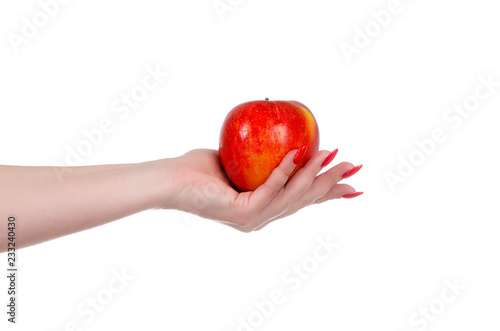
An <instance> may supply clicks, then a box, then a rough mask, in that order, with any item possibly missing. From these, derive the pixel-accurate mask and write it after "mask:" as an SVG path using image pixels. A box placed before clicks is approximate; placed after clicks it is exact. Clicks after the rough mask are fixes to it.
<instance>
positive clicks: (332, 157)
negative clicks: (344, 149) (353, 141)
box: [321, 148, 339, 168]
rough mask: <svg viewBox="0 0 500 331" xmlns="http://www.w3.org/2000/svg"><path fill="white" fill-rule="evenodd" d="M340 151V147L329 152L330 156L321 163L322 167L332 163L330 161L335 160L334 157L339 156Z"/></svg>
mask: <svg viewBox="0 0 500 331" xmlns="http://www.w3.org/2000/svg"><path fill="white" fill-rule="evenodd" d="M338 151H339V149H338V148H337V149H335V150H334V151H332V152H331V153H330V154H328V156H327V157H326V159H325V160H324V161H323V163H321V168H324V167H326V166H327V165H329V164H330V162H332V161H333V159H334V158H335V156H337V152H338Z"/></svg>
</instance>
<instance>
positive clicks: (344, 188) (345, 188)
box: [254, 184, 356, 231]
mask: <svg viewBox="0 0 500 331" xmlns="http://www.w3.org/2000/svg"><path fill="white" fill-rule="evenodd" d="M353 192H356V190H355V189H354V188H353V187H352V186H350V185H347V184H336V185H334V186H333V187H332V188H331V189H330V190H329V191H328V192H327V193H326V194H324V195H323V196H321V197H319V198H317V199H316V200H314V201H312V202H310V203H302V202H299V201H297V203H294V204H293V205H292V206H290V208H288V209H287V210H286V212H284V213H283V214H281V215H279V216H277V217H275V218H273V219H270V220H269V221H267V222H265V223H263V224H262V225H260V226H259V227H257V228H256V229H255V230H254V231H259V230H262V229H263V228H264V227H266V226H267V225H269V224H270V223H272V222H274V221H276V220H279V219H280V218H284V217H287V216H290V215H292V214H295V213H296V212H297V211H299V210H300V209H302V208H304V207H307V206H309V205H312V204H319V203H323V202H326V201H329V200H333V199H340V198H341V197H342V196H343V195H345V194H349V193H353Z"/></svg>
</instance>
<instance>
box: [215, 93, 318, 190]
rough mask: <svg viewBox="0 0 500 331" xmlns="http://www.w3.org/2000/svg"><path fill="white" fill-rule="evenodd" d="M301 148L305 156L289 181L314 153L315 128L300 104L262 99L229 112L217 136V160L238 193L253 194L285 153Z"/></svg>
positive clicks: (308, 113)
mask: <svg viewBox="0 0 500 331" xmlns="http://www.w3.org/2000/svg"><path fill="white" fill-rule="evenodd" d="M304 145H307V152H306V154H305V156H304V158H303V159H302V161H300V162H299V163H298V164H297V166H296V168H295V170H294V171H293V172H292V174H291V175H290V177H292V176H293V174H295V172H296V171H297V170H298V169H299V168H300V167H302V166H303V165H304V164H305V163H306V162H307V161H308V160H309V159H310V158H311V156H312V155H313V154H314V153H316V152H317V151H318V148H319V130H318V125H317V123H316V119H315V118H314V116H313V114H312V113H311V111H310V110H309V109H308V108H307V107H306V106H304V105H303V104H301V103H300V102H297V101H269V100H268V99H267V98H266V100H265V101H251V102H246V103H242V104H240V105H238V106H236V107H234V108H233V109H232V110H231V111H230V112H229V114H228V115H227V116H226V119H225V120H224V124H223V125H222V129H221V133H220V141H219V157H220V161H221V163H222V167H223V168H224V171H225V172H226V174H227V176H228V177H229V179H230V180H231V182H232V183H233V184H234V185H235V186H236V187H237V188H238V189H239V190H241V191H253V190H255V189H256V188H257V187H259V186H260V185H261V184H262V183H264V182H265V181H266V179H267V178H268V177H269V175H270V174H271V172H272V171H273V170H274V169H275V168H276V167H277V166H278V165H279V164H280V162H281V160H282V159H283V157H284V156H285V155H286V154H287V153H288V152H289V151H291V150H293V149H298V148H301V147H302V146H304ZM290 177H289V178H290Z"/></svg>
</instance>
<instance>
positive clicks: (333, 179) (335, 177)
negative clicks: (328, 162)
mask: <svg viewBox="0 0 500 331" xmlns="http://www.w3.org/2000/svg"><path fill="white" fill-rule="evenodd" d="M352 168H353V165H352V163H349V162H341V163H339V164H337V165H336V166H334V167H332V168H331V169H329V170H328V171H326V172H324V173H322V174H321V175H319V176H317V177H316V178H315V179H314V182H313V183H312V185H311V186H310V188H309V189H308V190H307V192H305V193H304V194H303V195H302V196H301V198H300V201H298V205H299V206H300V207H299V208H302V207H305V206H308V205H310V204H311V203H313V202H314V201H316V200H317V199H319V198H321V197H322V196H324V195H325V194H326V193H327V192H328V191H330V189H331V188H332V187H333V186H334V185H336V184H337V183H338V182H340V181H341V180H342V175H343V174H345V173H346V171H348V170H349V169H352Z"/></svg>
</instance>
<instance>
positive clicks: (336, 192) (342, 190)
mask: <svg viewBox="0 0 500 331" xmlns="http://www.w3.org/2000/svg"><path fill="white" fill-rule="evenodd" d="M354 192H356V190H355V189H354V188H353V187H352V186H350V185H347V184H337V185H335V186H333V187H332V188H331V189H330V190H329V191H328V192H327V193H326V194H325V195H323V196H322V197H320V198H318V199H316V200H314V201H313V202H312V203H314V204H318V203H323V202H326V201H329V200H333V199H340V198H342V196H344V195H346V194H350V193H354Z"/></svg>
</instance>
